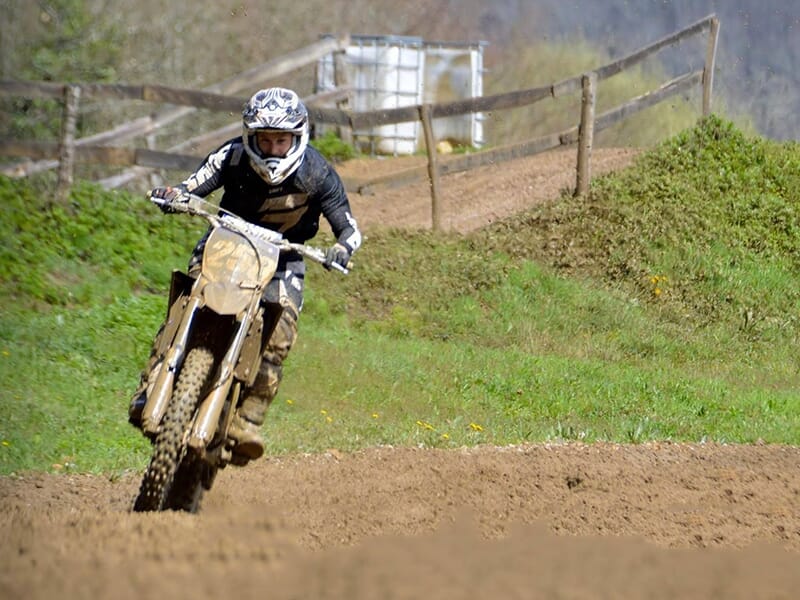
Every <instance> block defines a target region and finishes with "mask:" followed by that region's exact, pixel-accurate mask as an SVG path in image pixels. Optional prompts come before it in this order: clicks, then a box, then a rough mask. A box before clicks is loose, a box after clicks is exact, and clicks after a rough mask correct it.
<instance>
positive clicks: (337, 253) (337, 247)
mask: <svg viewBox="0 0 800 600" xmlns="http://www.w3.org/2000/svg"><path fill="white" fill-rule="evenodd" d="M350 255H351V252H350V250H348V249H347V246H345V245H344V244H340V243H339V242H336V243H335V244H334V245H333V246H331V247H330V248H328V252H326V253H325V264H324V265H323V266H324V267H325V268H326V269H328V270H330V269H331V268H332V266H333V265H339V266H340V267H342V268H343V269H346V268H348V267H347V263H349V262H350Z"/></svg>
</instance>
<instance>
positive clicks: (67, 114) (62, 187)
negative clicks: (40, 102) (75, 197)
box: [56, 85, 81, 204]
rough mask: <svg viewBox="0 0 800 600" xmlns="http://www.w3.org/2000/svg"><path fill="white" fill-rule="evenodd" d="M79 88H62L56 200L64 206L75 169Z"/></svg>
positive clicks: (74, 86)
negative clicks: (62, 99)
mask: <svg viewBox="0 0 800 600" xmlns="http://www.w3.org/2000/svg"><path fill="white" fill-rule="evenodd" d="M80 97H81V88H80V86H78V85H65V86H64V116H63V118H62V119H61V146H60V148H59V153H58V187H57V188H56V199H57V200H58V202H59V203H60V204H65V203H66V201H67V198H69V190H70V188H71V187H72V174H73V171H74V168H75V131H76V129H77V123H78V102H79V101H80Z"/></svg>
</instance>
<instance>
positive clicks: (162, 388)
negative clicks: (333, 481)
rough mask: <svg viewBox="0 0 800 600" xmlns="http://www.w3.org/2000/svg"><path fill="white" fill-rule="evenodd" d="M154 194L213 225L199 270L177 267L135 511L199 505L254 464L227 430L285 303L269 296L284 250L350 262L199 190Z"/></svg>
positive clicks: (150, 399) (155, 370)
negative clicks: (230, 472) (230, 475)
mask: <svg viewBox="0 0 800 600" xmlns="http://www.w3.org/2000/svg"><path fill="white" fill-rule="evenodd" d="M150 201H151V202H153V203H154V204H157V205H159V206H161V207H166V208H167V209H168V210H169V211H171V212H182V213H187V214H189V215H193V216H198V217H202V218H204V219H205V220H206V221H208V223H209V224H210V226H211V227H210V233H209V235H208V238H207V240H206V243H205V247H204V249H203V253H202V266H201V269H200V273H199V275H197V277H190V276H189V275H187V274H185V273H183V272H181V271H177V270H176V271H173V273H172V281H171V285H170V292H169V304H168V306H169V310H168V314H167V320H166V322H165V325H164V327H163V329H162V330H161V331H160V332H159V334H158V336H157V337H156V347H155V348H154V352H155V356H156V357H157V362H155V363H154V364H152V366H151V368H150V371H149V372H148V377H147V388H146V403H145V405H144V408H143V410H142V418H141V428H142V432H143V434H144V435H145V436H147V437H148V438H149V439H150V440H151V441H152V444H153V453H152V458H151V459H150V463H149V465H148V467H147V470H146V471H145V473H144V476H143V477H142V482H141V486H140V488H139V493H138V496H137V497H136V500H135V502H134V505H133V510H134V511H136V512H141V511H160V510H183V511H187V512H192V513H194V512H197V510H198V509H199V506H200V500H201V498H202V495H203V492H204V491H206V490H210V489H211V486H212V484H213V481H214V478H215V476H216V474H217V472H218V470H219V469H222V468H224V467H225V466H227V465H228V464H233V465H237V466H243V465H244V464H246V463H247V459H246V458H244V457H241V456H239V455H237V454H236V453H235V452H234V447H235V442H234V440H232V439H231V438H229V436H228V429H229V427H230V424H231V420H232V418H233V416H234V412H235V410H236V407H237V404H238V402H239V398H240V395H241V394H242V390H244V389H245V388H246V387H247V386H249V385H252V383H253V381H254V379H255V377H256V374H257V373H258V368H259V365H260V362H261V352H262V350H263V348H264V345H265V344H266V343H267V341H268V340H269V337H270V335H271V334H272V331H273V329H274V327H275V325H276V324H277V322H278V318H279V317H280V315H281V311H282V310H283V308H282V307H281V305H280V304H278V303H265V302H263V301H262V293H263V291H264V288H265V287H266V285H267V284H268V283H269V281H270V279H272V276H273V275H274V274H275V271H276V268H277V266H278V258H279V256H280V253H281V252H296V253H299V254H301V255H302V256H304V257H306V258H308V259H310V260H312V261H314V262H317V263H320V264H322V265H325V266H326V267H328V268H334V269H337V270H339V271H342V272H343V273H345V274H346V273H347V272H348V269H346V268H344V267H341V266H340V265H336V264H328V263H327V262H326V258H325V252H324V251H323V250H321V249H318V248H314V247H312V246H306V245H303V244H296V243H290V242H288V241H287V240H285V239H283V236H282V235H281V234H280V233H277V232H275V231H271V230H269V229H265V228H262V227H259V226H257V225H254V224H252V223H248V222H247V221H244V220H243V219H241V218H240V217H238V216H236V215H234V214H232V213H230V212H228V211H224V210H221V209H219V208H218V207H216V206H215V205H213V204H211V203H209V202H206V201H205V200H203V199H202V198H200V197H198V196H193V195H188V194H187V195H186V196H185V197H184V198H182V199H181V201H177V202H175V201H173V202H169V201H166V200H163V199H161V198H154V197H150Z"/></svg>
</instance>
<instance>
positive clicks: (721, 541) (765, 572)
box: [0, 444, 800, 600]
mask: <svg viewBox="0 0 800 600" xmlns="http://www.w3.org/2000/svg"><path fill="white" fill-rule="evenodd" d="M798 467H800V449H798V448H787V447H775V446H713V445H696V446H691V445H674V444H647V445H639V446H620V445H611V444H594V445H577V444H570V445H534V446H522V447H511V448H489V447H483V448H476V449H463V450H447V451H445V450H421V449H400V448H376V449H369V450H365V451H362V452H358V453H354V454H343V453H338V452H335V451H331V452H329V453H326V454H322V455H310V456H292V457H285V458H270V459H266V460H261V461H258V462H257V463H255V464H253V465H250V466H249V467H247V468H245V469H233V468H230V469H227V470H225V471H223V472H221V473H220V475H219V477H218V478H217V481H216V483H215V486H214V489H212V490H211V492H209V493H208V494H207V495H206V498H205V502H204V506H203V509H202V511H201V513H200V514H198V515H195V516H192V515H186V514H180V513H165V514H132V513H129V512H128V508H129V506H130V503H131V501H132V498H133V496H134V495H135V493H136V490H137V486H138V474H131V475H129V476H125V477H122V478H120V479H116V480H111V479H109V478H108V477H100V476H89V475H31V476H26V477H22V478H4V479H0V501H2V506H3V511H2V516H0V535H2V539H3V544H2V550H0V597H3V598H48V599H51V598H104V597H114V598H121V599H124V598H144V597H173V598H196V597H206V598H210V597H214V596H217V595H224V594H230V593H234V594H235V595H236V597H237V598H243V599H247V598H257V597H258V598H261V597H270V598H298V599H299V598H348V599H353V600H354V599H357V598H420V597H423V596H424V597H426V598H467V597H469V598H473V597H482V596H489V595H491V597H502V598H523V597H524V598H532V597H542V598H595V597H625V598H710V597H716V598H767V597H769V598H782V597H785V598H789V597H793V595H794V593H796V590H797V586H798V585H800V570H798V569H797V568H796V566H797V562H798V559H800V554H798V552H800V468H798Z"/></svg>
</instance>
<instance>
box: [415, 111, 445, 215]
mask: <svg viewBox="0 0 800 600" xmlns="http://www.w3.org/2000/svg"><path fill="white" fill-rule="evenodd" d="M419 118H420V121H422V130H423V132H424V133H425V147H426V148H427V150H428V178H429V180H430V184H431V223H432V225H433V230H434V231H441V230H442V209H441V206H440V205H439V169H438V168H437V166H436V139H435V138H434V136H433V109H432V108H431V105H430V104H423V105H422V106H420V107H419Z"/></svg>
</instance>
